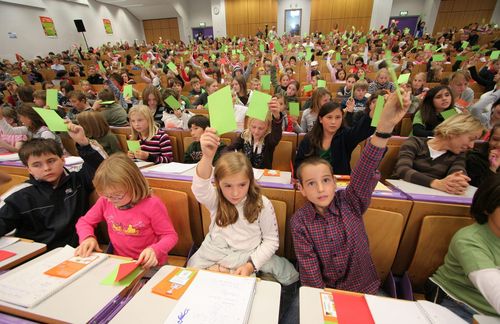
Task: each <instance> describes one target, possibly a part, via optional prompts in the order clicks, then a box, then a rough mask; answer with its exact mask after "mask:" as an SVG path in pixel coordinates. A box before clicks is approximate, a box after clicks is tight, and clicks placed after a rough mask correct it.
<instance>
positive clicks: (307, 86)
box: [304, 84, 313, 92]
mask: <svg viewBox="0 0 500 324" xmlns="http://www.w3.org/2000/svg"><path fill="white" fill-rule="evenodd" d="M312 90H313V86H312V84H306V85H305V86H304V92H310V91H312Z"/></svg>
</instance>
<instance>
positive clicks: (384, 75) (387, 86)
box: [368, 68, 396, 94]
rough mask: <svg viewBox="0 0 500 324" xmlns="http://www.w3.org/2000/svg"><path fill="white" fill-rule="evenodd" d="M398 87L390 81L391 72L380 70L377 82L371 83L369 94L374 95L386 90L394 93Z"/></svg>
mask: <svg viewBox="0 0 500 324" xmlns="http://www.w3.org/2000/svg"><path fill="white" fill-rule="evenodd" d="M395 89H396V87H395V86H394V83H392V82H390V81H389V71H387V69H386V68H383V69H380V70H378V72H377V77H376V79H375V81H373V82H372V83H370V86H369V87H368V92H369V93H370V94H373V93H375V92H377V91H379V90H386V91H387V92H394V90H395Z"/></svg>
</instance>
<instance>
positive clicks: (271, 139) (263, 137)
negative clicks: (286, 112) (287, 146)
mask: <svg viewBox="0 0 500 324" xmlns="http://www.w3.org/2000/svg"><path fill="white" fill-rule="evenodd" d="M268 107H269V110H270V112H271V114H268V116H267V118H266V121H262V120H259V119H255V118H249V119H248V128H247V129H245V130H244V131H243V133H242V134H241V136H240V137H238V138H237V139H236V140H235V141H234V143H232V144H231V145H229V146H228V147H227V148H226V151H235V150H236V151H240V150H241V151H243V152H244V153H245V155H246V156H247V157H248V158H249V159H250V162H251V163H252V167H254V168H257V169H272V168H273V153H274V149H275V148H276V145H278V143H279V142H280V140H281V136H282V130H281V122H282V118H283V116H282V115H281V113H280V111H279V106H278V103H277V100H276V99H271V101H270V102H269V104H268Z"/></svg>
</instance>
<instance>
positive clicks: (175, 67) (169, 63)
mask: <svg viewBox="0 0 500 324" xmlns="http://www.w3.org/2000/svg"><path fill="white" fill-rule="evenodd" d="M167 67H168V68H169V69H170V71H172V72H176V71H177V66H175V64H174V63H173V62H168V64H167Z"/></svg>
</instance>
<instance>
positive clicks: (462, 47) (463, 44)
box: [460, 41, 469, 49]
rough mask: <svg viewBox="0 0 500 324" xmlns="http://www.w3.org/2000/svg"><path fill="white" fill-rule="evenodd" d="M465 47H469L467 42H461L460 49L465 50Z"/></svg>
mask: <svg viewBox="0 0 500 324" xmlns="http://www.w3.org/2000/svg"><path fill="white" fill-rule="evenodd" d="M467 46H469V42H468V41H463V42H462V46H461V47H460V48H461V49H466V48H467Z"/></svg>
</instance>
